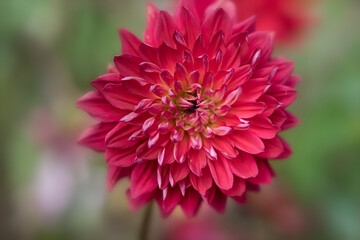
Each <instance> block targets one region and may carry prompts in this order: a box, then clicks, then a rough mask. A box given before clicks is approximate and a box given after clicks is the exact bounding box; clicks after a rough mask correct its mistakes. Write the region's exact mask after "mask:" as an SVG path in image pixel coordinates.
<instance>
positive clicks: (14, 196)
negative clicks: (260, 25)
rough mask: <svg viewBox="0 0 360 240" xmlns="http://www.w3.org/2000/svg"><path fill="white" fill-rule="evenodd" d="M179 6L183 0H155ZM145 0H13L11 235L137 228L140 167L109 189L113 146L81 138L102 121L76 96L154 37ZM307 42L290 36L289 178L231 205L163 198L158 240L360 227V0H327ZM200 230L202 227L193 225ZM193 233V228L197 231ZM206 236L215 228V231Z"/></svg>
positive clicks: (118, 233)
mask: <svg viewBox="0 0 360 240" xmlns="http://www.w3.org/2000/svg"><path fill="white" fill-rule="evenodd" d="M154 2H155V3H156V4H157V5H158V6H160V8H163V9H165V8H169V7H170V6H171V5H172V4H173V3H172V2H170V0H168V1H166V0H157V1H154ZM145 3H146V2H145V0H131V1H129V0H128V1H125V0H77V1H74V0H28V1H26V0H2V1H0V16H1V21H0V63H1V64H0V109H1V113H0V133H1V136H0V211H1V212H0V238H1V239H10V238H12V239H129V240H131V239H136V238H137V237H138V234H139V233H138V229H139V226H140V223H141V218H142V215H143V213H144V211H143V210H140V211H137V212H131V211H130V210H129V205H128V202H127V200H126V196H125V190H126V188H127V186H128V182H127V181H126V180H124V181H122V182H121V183H120V184H118V185H117V187H116V188H115V190H114V191H113V192H111V193H107V192H106V190H105V170H106V164H105V162H104V161H103V157H102V155H101V154H97V153H94V152H91V151H89V150H86V149H83V148H80V147H78V146H77V145H76V138H77V136H78V135H79V133H80V132H81V131H82V130H83V129H84V128H85V127H86V126H88V125H90V124H91V123H92V122H91V120H90V117H88V116H87V115H86V114H85V113H83V112H81V111H80V110H78V109H76V107H75V101H76V99H77V98H78V97H79V96H81V95H82V94H83V93H84V92H86V91H88V90H89V89H91V87H90V85H89V83H90V81H91V80H93V79H95V78H96V77H97V76H98V75H101V74H102V73H104V71H105V68H106V66H107V64H108V63H109V62H111V61H112V58H113V56H114V55H117V54H120V41H119V37H118V35H117V29H118V28H119V27H127V28H128V29H131V31H133V32H135V33H136V34H137V35H138V36H142V31H143V29H144V28H145V15H144V13H145V6H146V5H145ZM310 10H311V12H312V14H313V16H314V24H312V26H311V28H310V29H309V30H308V31H307V33H306V34H304V36H303V37H302V38H303V39H302V40H301V43H298V44H296V46H294V45H293V44H292V45H291V46H277V50H276V55H284V56H286V57H287V58H288V59H292V60H294V61H295V65H296V70H295V72H296V74H299V75H301V76H302V79H303V80H302V82H301V84H300V85H299V86H298V88H297V89H298V91H299V97H298V99H297V101H296V102H295V104H294V105H293V106H291V110H292V112H293V113H295V114H296V115H297V116H298V117H299V118H300V119H301V124H300V125H299V126H298V127H296V128H295V129H292V130H290V131H288V132H286V133H285V134H284V136H285V138H286V139H287V140H288V141H289V142H290V144H291V145H292V146H293V150H294V154H293V156H292V157H291V158H290V159H288V160H286V161H273V163H272V165H273V166H274V168H275V170H276V172H277V175H278V177H277V178H276V179H275V180H274V182H273V184H272V185H270V186H265V187H263V188H262V192H261V193H254V194H250V196H249V203H248V204H247V205H244V206H238V205H236V204H234V203H233V202H231V201H229V203H228V207H227V211H226V213H225V214H224V215H218V214H216V213H214V212H213V211H212V210H210V209H207V208H206V207H203V208H202V209H201V212H200V216H199V217H198V218H196V219H194V220H191V221H185V219H184V216H183V215H182V213H181V211H175V213H174V214H173V215H172V216H171V217H170V218H169V219H168V220H162V219H161V218H160V216H159V214H158V213H157V211H156V210H155V211H154V215H153V216H152V219H151V231H150V233H149V235H150V239H178V240H184V239H209V240H210V239H214V240H220V239H254V240H258V239H259V240H260V239H354V240H356V239H360V227H359V226H360V187H359V184H360V28H359V23H360V1H358V0H342V1H340V0H318V1H316V4H313V7H312V8H311V9H310ZM189 236H190V238H189ZM186 237H188V238H186ZM201 237H203V238H201Z"/></svg>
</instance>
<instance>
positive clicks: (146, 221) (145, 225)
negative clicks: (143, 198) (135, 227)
mask: <svg viewBox="0 0 360 240" xmlns="http://www.w3.org/2000/svg"><path fill="white" fill-rule="evenodd" d="M152 205H153V201H151V202H149V203H148V205H147V206H146V209H145V213H144V218H143V220H142V223H141V228H140V235H139V240H148V239H149V229H150V219H151V214H152Z"/></svg>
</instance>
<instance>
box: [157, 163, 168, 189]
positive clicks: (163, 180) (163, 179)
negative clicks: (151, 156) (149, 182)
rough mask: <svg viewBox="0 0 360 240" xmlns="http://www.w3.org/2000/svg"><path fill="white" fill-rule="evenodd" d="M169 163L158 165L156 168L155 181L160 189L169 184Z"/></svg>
mask: <svg viewBox="0 0 360 240" xmlns="http://www.w3.org/2000/svg"><path fill="white" fill-rule="evenodd" d="M169 174H170V165H165V166H159V167H158V169H157V182H158V186H159V188H160V189H161V190H164V189H165V188H166V187H167V186H168V185H169Z"/></svg>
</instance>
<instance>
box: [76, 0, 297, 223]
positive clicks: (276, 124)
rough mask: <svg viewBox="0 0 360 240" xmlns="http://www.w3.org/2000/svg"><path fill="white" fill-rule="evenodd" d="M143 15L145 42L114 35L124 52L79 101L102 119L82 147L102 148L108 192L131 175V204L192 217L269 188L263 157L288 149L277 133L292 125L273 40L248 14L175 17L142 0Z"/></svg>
mask: <svg viewBox="0 0 360 240" xmlns="http://www.w3.org/2000/svg"><path fill="white" fill-rule="evenodd" d="M147 17H148V27H147V29H146V31H145V34H144V42H143V41H141V40H140V39H139V38H137V37H136V36H135V35H133V34H132V33H130V32H129V31H128V30H126V29H121V30H120V31H119V32H120V38H121V41H122V51H123V54H122V55H120V56H115V58H114V64H115V67H111V68H109V73H107V74H105V75H103V76H100V77H99V78H98V79H96V80H95V81H93V82H92V85H93V86H94V87H95V88H96V90H95V91H92V92H89V93H87V94H85V95H84V96H83V97H81V98H80V99H79V101H78V106H79V107H80V108H82V109H84V110H85V111H86V112H88V113H89V114H90V115H91V116H92V117H93V118H94V119H96V120H98V121H100V123H99V124H97V125H95V126H93V127H91V128H89V129H88V130H87V131H86V132H85V133H84V134H83V136H82V137H81V139H80V142H81V143H82V144H84V145H86V146H89V147H91V148H93V149H95V150H97V151H105V159H106V162H107V163H108V165H109V168H108V187H109V189H111V188H112V187H113V186H114V185H115V183H116V182H117V181H118V180H119V179H121V178H124V177H129V178H130V188H129V191H128V197H129V200H130V202H131V205H132V206H133V208H138V207H140V206H141V205H143V204H145V203H147V202H148V201H150V200H152V199H156V200H157V203H158V205H159V208H160V209H161V212H162V214H163V215H164V216H167V215H169V214H170V213H171V212H172V210H173V209H174V208H175V207H176V206H177V205H181V207H182V209H183V211H184V213H185V214H186V215H187V216H188V217H191V216H193V215H194V214H195V213H196V212H197V210H198V208H199V206H200V204H201V203H202V202H203V201H205V202H207V203H208V204H210V205H211V206H213V207H214V208H215V209H216V210H218V211H219V212H222V211H223V210H224V208H225V204H226V199H227V197H231V198H233V199H235V200H236V201H238V202H241V203H242V202H244V201H245V199H246V191H247V190H256V189H257V188H258V185H260V184H268V183H270V181H271V177H272V176H274V173H273V171H272V170H271V168H270V165H269V163H268V159H270V158H285V157H287V156H289V154H290V153H291V150H290V148H289V146H288V145H287V144H286V143H285V142H284V141H283V140H282V139H281V138H280V137H278V136H277V134H278V133H279V132H280V131H281V130H284V129H287V128H289V127H292V126H293V125H295V124H296V122H297V120H296V118H295V117H293V115H291V114H290V113H289V112H287V111H286V110H285V108H286V107H287V106H288V105H289V104H290V103H291V102H292V101H293V100H294V99H295V97H296V91H295V90H294V89H293V87H294V85H295V84H296V83H297V82H298V80H299V78H298V77H295V76H292V75H291V73H292V70H293V63H292V62H289V61H286V60H284V59H280V58H271V57H270V54H271V52H272V47H273V36H272V35H271V34H269V33H266V32H256V31H254V29H255V18H249V19H246V20H245V21H243V22H240V23H236V20H235V19H234V18H232V17H231V14H230V15H229V14H228V13H227V11H226V9H223V8H211V9H208V10H207V11H206V13H205V14H204V16H202V17H201V16H200V15H199V13H198V11H197V10H196V8H195V7H194V5H193V1H191V0H184V1H182V2H181V3H180V5H179V6H178V9H177V12H176V14H175V16H174V17H172V16H171V15H170V14H169V13H167V12H165V11H160V10H158V9H157V8H156V7H155V6H154V5H152V4H149V5H148V14H147Z"/></svg>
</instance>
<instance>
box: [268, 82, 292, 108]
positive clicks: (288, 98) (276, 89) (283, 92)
mask: <svg viewBox="0 0 360 240" xmlns="http://www.w3.org/2000/svg"><path fill="white" fill-rule="evenodd" d="M267 94H269V95H271V96H273V97H274V98H276V100H277V101H279V102H280V103H282V104H283V105H282V107H287V106H289V105H290V104H291V103H292V102H293V101H294V100H295V99H296V96H297V92H296V91H295V89H293V88H291V87H288V86H284V85H279V84H272V85H271V87H270V89H269V91H268V92H267Z"/></svg>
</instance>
